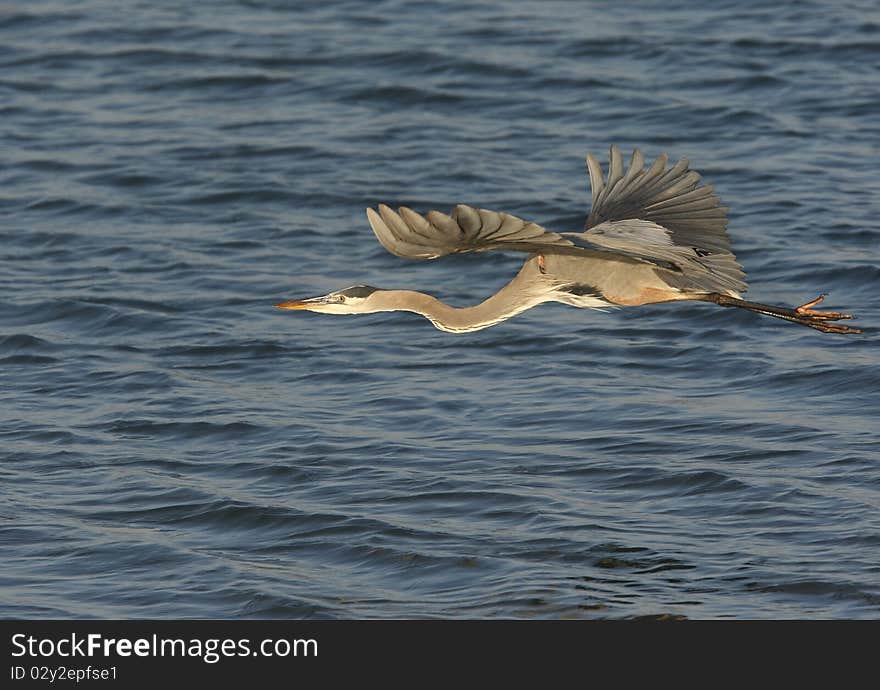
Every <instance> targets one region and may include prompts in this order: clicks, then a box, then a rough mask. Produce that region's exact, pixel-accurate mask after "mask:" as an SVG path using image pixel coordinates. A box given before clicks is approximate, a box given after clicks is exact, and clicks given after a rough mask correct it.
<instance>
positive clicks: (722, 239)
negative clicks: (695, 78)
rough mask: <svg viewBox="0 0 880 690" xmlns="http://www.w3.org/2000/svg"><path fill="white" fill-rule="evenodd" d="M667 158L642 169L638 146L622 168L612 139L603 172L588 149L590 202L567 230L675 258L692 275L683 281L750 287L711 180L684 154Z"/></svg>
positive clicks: (579, 237) (590, 241)
mask: <svg viewBox="0 0 880 690" xmlns="http://www.w3.org/2000/svg"><path fill="white" fill-rule="evenodd" d="M666 162H667V157H666V155H665V154H664V155H661V156H660V157H659V158H657V160H656V161H655V162H654V164H653V165H651V167H650V168H648V169H647V170H645V161H644V157H643V156H642V153H641V151H639V150H638V149H636V150H635V151H633V154H632V159H631V160H630V164H629V167H628V168H627V169H626V171H624V167H623V159H622V157H621V155H620V150H619V149H618V148H617V147H616V146H612V147H611V160H610V164H609V168H608V177H607V179H606V178H605V177H604V176H603V174H602V167H601V166H600V165H599V161H597V160H596V158H595V156H593V155H592V154H590V155H588V156H587V167H588V169H589V172H590V184H591V186H592V189H593V206H592V208H591V209H590V215H589V218H587V223H586V227H585V228H584V232H582V233H565V236H566V237H569V238H572V239H574V241H575V243H576V244H577V245H579V246H584V244H586V245H587V246H592V247H597V248H605V249H610V250H612V251H615V252H620V253H624V254H629V255H631V256H634V257H638V258H643V259H647V260H649V261H653V262H655V263H658V264H660V265H664V264H672V265H673V266H674V267H677V268H678V269H679V270H680V271H681V272H683V273H684V274H685V276H687V277H688V278H691V279H692V280H691V282H690V283H689V284H687V285H684V284H682V287H705V288H706V289H710V290H716V289H722V288H727V289H732V290H745V288H746V284H745V281H744V278H745V274H744V273H743V271H742V267H741V266H740V265H739V264H738V263H736V257H735V256H734V255H733V253H732V252H731V250H730V238H729V237H728V235H727V207H726V206H722V205H721V202H720V199H719V198H718V196H717V195H716V194H714V193H713V190H712V186H711V185H700V175H699V173H697V172H696V171H694V170H690V169H689V168H688V161H687V159H686V158H682V159H681V160H680V161H679V162H678V163H676V164H675V165H674V166H672V167H671V168H669V169H668V170H667V169H666Z"/></svg>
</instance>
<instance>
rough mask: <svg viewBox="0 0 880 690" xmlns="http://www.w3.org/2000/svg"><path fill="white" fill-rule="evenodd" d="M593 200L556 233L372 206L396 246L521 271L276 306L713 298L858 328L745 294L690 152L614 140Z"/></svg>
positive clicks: (433, 309) (495, 220) (482, 311)
mask: <svg viewBox="0 0 880 690" xmlns="http://www.w3.org/2000/svg"><path fill="white" fill-rule="evenodd" d="M587 165H588V168H589V172H590V181H591V183H592V188H593V206H592V209H591V211H590V215H589V217H588V218H587V222H586V226H585V228H584V230H583V231H582V232H566V233H555V232H551V231H548V230H545V229H544V228H542V227H540V226H539V225H536V224H534V223H530V222H528V221H524V220H522V219H520V218H517V217H516V216H512V215H510V214H507V213H503V212H497V211H488V210H485V209H477V208H473V207H470V206H465V205H459V206H456V207H455V209H454V210H453V213H452V215H449V216H448V215H446V214H443V213H440V212H438V211H429V212H428V213H427V214H425V215H421V214H418V213H416V212H415V211H412V210H411V209H408V208H406V207H402V208H401V209H399V211H398V212H397V213H395V212H394V211H393V210H391V209H390V208H388V207H387V206H384V205H380V206H379V212H378V213H377V212H376V211H374V210H373V209H367V217H368V219H369V221H370V225H371V226H372V228H373V232H374V233H375V234H376V237H377V239H378V240H379V242H380V243H381V244H382V245H383V246H384V247H385V248H386V249H387V250H388V251H390V252H391V253H392V254H397V255H398V256H403V257H406V258H414V259H434V258H438V257H440V256H444V255H447V254H453V253H459V252H482V251H487V250H491V249H506V250H510V251H519V252H526V253H528V254H529V257H528V258H527V259H526V261H525V263H524V264H523V266H522V268H521V269H520V271H519V273H518V274H517V275H516V277H515V278H514V279H513V280H511V281H510V282H509V283H508V284H507V285H505V286H504V287H503V288H502V289H501V290H499V291H498V292H496V293H495V294H494V295H492V296H491V297H489V298H488V299H486V300H485V301H483V302H480V303H479V304H476V305H474V306H472V307H464V308H456V307H452V306H449V305H447V304H444V303H443V302H441V301H440V300H438V299H436V298H435V297H432V296H431V295H427V294H425V293H421V292H414V291H410V290H385V289H378V288H372V287H368V286H355V287H352V288H346V289H344V290H340V291H338V292H333V293H330V294H329V295H322V296H320V297H313V298H310V299H304V300H290V301H287V302H282V303H280V304H278V305H276V306H278V307H280V308H282V309H307V310H311V311H319V312H324V313H331V314H363V313H374V312H383V311H410V312H414V313H417V314H421V315H422V316H424V317H426V318H427V319H429V320H430V321H431V322H432V323H433V324H434V325H435V326H436V327H437V328H439V329H440V330H443V331H448V332H451V333H466V332H470V331H476V330H480V329H482V328H487V327H489V326H493V325H495V324H497V323H500V322H502V321H505V320H507V319H509V318H511V317H513V316H515V315H517V314H519V313H521V312H523V311H525V310H527V309H531V308H532V307H535V306H537V305H539V304H541V303H543V302H561V303H564V304H569V305H571V306H574V307H581V308H592V309H597V308H602V307H610V306H621V307H629V306H640V305H643V304H653V303H658V302H672V301H680V300H691V301H703V302H714V303H716V304H719V305H722V306H733V307H740V308H743V309H748V310H750V311H755V312H759V313H763V314H767V315H769V316H774V317H777V318H781V319H785V320H787V321H792V322H795V323H800V324H802V325H805V326H810V327H811V328H815V329H817V330H821V331H825V332H835V333H858V332H859V331H858V330H857V329H854V328H849V327H846V326H842V325H839V324H835V323H830V322H832V321H837V320H840V319H849V318H852V317H851V316H850V315H847V314H840V313H838V312H820V311H815V310H813V309H812V307H813V306H815V304H817V303H818V302H819V301H821V299H822V298H821V297H820V298H819V299H818V300H814V301H813V302H810V303H808V304H805V305H803V306H801V307H796V308H794V309H790V308H787V307H775V306H770V305H765V304H760V303H757V302H747V301H745V300H743V299H742V297H741V295H740V293H741V292H742V291H744V290H745V289H746V282H745V275H744V273H743V271H742V267H741V266H740V265H739V264H738V263H737V262H736V257H735V256H734V255H733V252H732V251H731V249H730V240H729V238H728V235H727V230H726V227H727V209H726V207H724V206H722V205H721V204H720V201H719V199H718V197H717V196H716V195H715V194H714V193H713V191H712V187H710V186H708V185H700V184H699V180H700V177H699V175H698V174H697V173H696V172H694V171H692V170H689V169H688V163H687V161H686V160H681V161H679V162H678V163H677V164H676V165H675V166H673V167H672V168H670V169H668V170H667V169H666V157H665V156H661V157H660V158H658V159H657V161H656V162H655V163H654V164H653V165H652V166H651V167H650V168H649V169H647V170H646V169H645V168H644V160H643V158H642V155H641V153H640V152H639V151H635V152H634V153H633V157H632V161H631V162H630V165H629V167H628V169H627V170H626V171H624V169H623V163H622V159H621V157H620V153H619V151H618V150H617V148H616V147H613V146H612V147H611V163H610V166H609V172H608V178H607V180H606V179H605V178H604V176H603V175H602V170H601V167H600V166H599V163H598V162H597V161H596V159H595V158H594V157H593V156H588V157H587Z"/></svg>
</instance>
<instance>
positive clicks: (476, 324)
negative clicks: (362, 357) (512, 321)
mask: <svg viewBox="0 0 880 690" xmlns="http://www.w3.org/2000/svg"><path fill="white" fill-rule="evenodd" d="M532 273H537V271H533V270H530V267H529V262H527V263H526V265H525V266H523V268H522V270H521V271H520V272H519V274H518V275H517V276H516V278H514V279H513V280H512V281H510V282H509V283H508V284H507V285H505V286H504V287H503V288H501V289H500V290H499V291H498V292H496V293H495V294H494V295H492V296H491V297H490V298H489V299H487V300H485V301H483V302H480V303H479V304H477V305H475V306H473V307H462V308H459V307H453V306H450V305H448V304H445V303H444V302H441V301H440V300H439V299H437V298H436V297H432V296H431V295H426V294H425V293H423V292H414V291H411V290H383V291H381V292H378V293H375V294H374V295H373V298H372V299H373V300H375V301H376V302H377V305H378V306H380V307H383V306H387V309H383V308H380V309H377V311H399V310H403V311H411V312H415V313H416V314H421V315H422V316H424V317H425V318H427V319H429V320H430V321H431V323H433V324H434V325H435V326H436V327H437V328H439V329H440V330H441V331H447V332H450V333H469V332H471V331H479V330H481V329H483V328H488V327H489V326H494V325H495V324H497V323H500V322H501V321H506V320H507V319H509V318H511V317H513V316H516V315H517V314H519V313H521V312H524V311H525V310H526V309H531V308H532V307H534V306H536V305H538V304H540V303H541V302H546V301H548V299H552V298H551V297H550V296H549V294H548V291H547V290H546V289H542V286H541V281H540V280H538V281H536V279H535V276H534V275H532ZM539 275H540V274H539ZM376 298H378V300H377V299H376Z"/></svg>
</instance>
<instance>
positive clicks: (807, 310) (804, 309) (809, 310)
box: [794, 293, 855, 321]
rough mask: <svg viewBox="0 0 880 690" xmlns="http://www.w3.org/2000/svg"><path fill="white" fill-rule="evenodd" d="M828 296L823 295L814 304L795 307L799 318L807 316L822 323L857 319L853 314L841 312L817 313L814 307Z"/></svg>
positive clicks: (809, 303) (808, 303)
mask: <svg viewBox="0 0 880 690" xmlns="http://www.w3.org/2000/svg"><path fill="white" fill-rule="evenodd" d="M827 294H828V293H822V294H821V295H819V296H818V297H817V298H816V299H814V300H813V301H812V302H807V303H806V304H802V305H801V306H799V307H795V309H794V310H795V312H797V314H798V315H799V316H805V317H807V318H809V319H818V320H820V321H839V320H840V319H852V318H855V317H854V316H853V315H852V314H842V313H841V312H839V311H816V310H815V309H813V307H815V306H816V305H817V304H819V303H820V302H822V301H823V300H824V299H825V295H827Z"/></svg>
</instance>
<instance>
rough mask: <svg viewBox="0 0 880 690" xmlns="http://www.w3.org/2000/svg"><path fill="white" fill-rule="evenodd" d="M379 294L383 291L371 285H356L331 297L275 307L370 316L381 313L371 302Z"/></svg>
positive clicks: (326, 296) (302, 300)
mask: <svg viewBox="0 0 880 690" xmlns="http://www.w3.org/2000/svg"><path fill="white" fill-rule="evenodd" d="M377 292H383V291H382V290H381V289H380V288H374V287H370V286H369V285H354V286H352V287H347V288H345V289H343V290H337V291H336V292H331V293H330V294H329V295H321V296H320V297H308V298H306V299H294V300H288V301H286V302H279V303H278V304H276V305H275V306H276V307H278V308H279V309H307V310H308V311H317V312H321V313H322V314H369V313H370V312H373V311H381V310H380V309H376V308H375V305H372V304H371V302H370V297H371V296H372V295H374V294H375V293H377Z"/></svg>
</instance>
